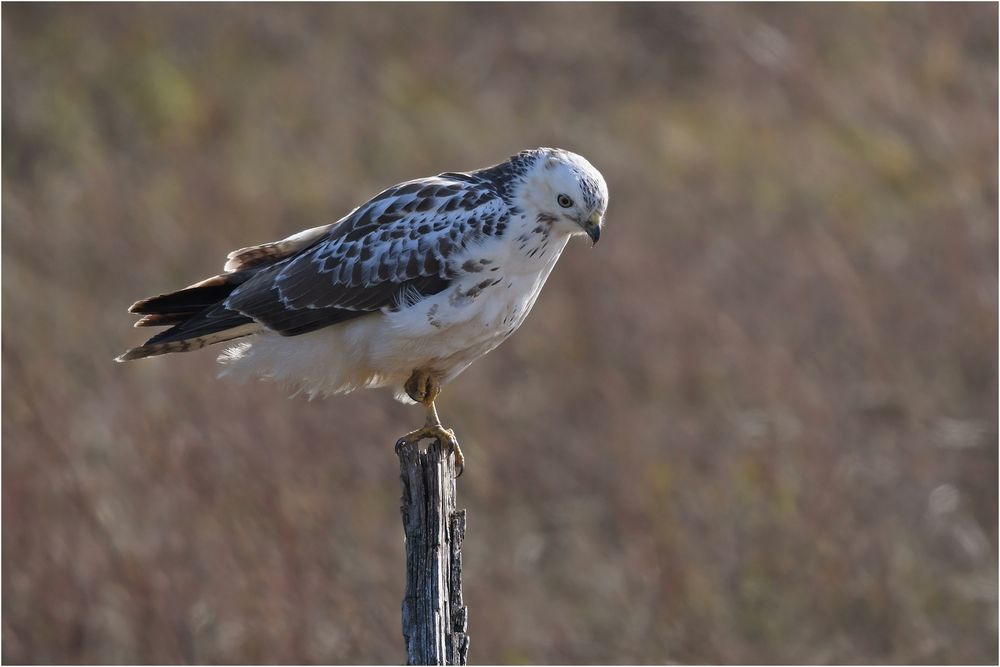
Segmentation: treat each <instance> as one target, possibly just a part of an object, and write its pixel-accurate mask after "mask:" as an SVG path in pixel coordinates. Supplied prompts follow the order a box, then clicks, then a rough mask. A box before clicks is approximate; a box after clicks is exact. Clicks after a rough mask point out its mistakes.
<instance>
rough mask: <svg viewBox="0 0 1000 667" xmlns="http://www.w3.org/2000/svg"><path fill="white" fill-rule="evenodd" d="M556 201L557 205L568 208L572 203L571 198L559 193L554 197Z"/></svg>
mask: <svg viewBox="0 0 1000 667" xmlns="http://www.w3.org/2000/svg"><path fill="white" fill-rule="evenodd" d="M556 201H557V202H559V205H560V206H562V207H563V208H569V207H570V206H572V205H573V200H572V199H570V198H569V197H567V196H566V195H559V196H558V197H556Z"/></svg>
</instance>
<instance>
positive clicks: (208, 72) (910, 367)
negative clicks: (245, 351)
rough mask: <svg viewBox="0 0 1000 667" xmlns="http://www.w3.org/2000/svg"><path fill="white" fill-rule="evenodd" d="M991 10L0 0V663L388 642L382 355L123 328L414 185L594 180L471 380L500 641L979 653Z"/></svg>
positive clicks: (992, 134)
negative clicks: (539, 149)
mask: <svg viewBox="0 0 1000 667" xmlns="http://www.w3.org/2000/svg"><path fill="white" fill-rule="evenodd" d="M996 26H997V8H996V6H995V5H991V4H980V5H975V6H962V5H954V4H950V5H949V6H947V7H945V6H943V5H941V6H934V5H912V4H907V5H892V6H883V5H869V4H863V5H849V6H847V5H822V6H790V5H767V6H752V7H750V6H733V5H698V6H687V5H670V6H657V5H643V6H632V5H516V6H513V5H512V6H491V5H475V6H467V5H406V6H394V5H377V6H364V5H345V6H314V5H309V6H301V5H299V6H295V5H291V6H281V7H279V6H274V5H251V6H237V5H197V6H171V5H155V6H123V5H104V6H86V5H66V6H59V5H30V6H22V5H10V4H5V5H4V7H3V140H4V151H3V324H4V327H3V380H4V387H3V388H4V392H3V437H4V443H3V658H4V660H5V661H8V662H50V661H51V662H64V661H83V662H95V661H110V662H122V661H125V662H131V661H138V662H186V661H199V662H244V661H246V662H388V663H394V662H398V661H399V660H400V659H401V656H402V649H401V638H400V632H399V603H400V597H401V593H402V575H403V562H402V558H403V557H402V547H403V545H402V539H401V528H400V523H399V516H398V493H399V490H398V480H397V468H396V459H395V457H394V456H393V454H392V443H393V442H394V440H395V438H396V437H397V436H398V435H400V434H401V433H403V432H404V431H406V430H408V429H410V428H412V427H414V426H415V425H417V424H418V423H419V422H420V420H421V419H422V416H421V414H420V411H419V410H417V409H415V408H411V407H405V406H402V405H399V404H396V403H394V402H393V401H392V400H391V398H390V397H389V396H388V395H387V394H385V393H381V392H365V393H363V394H359V395H353V396H349V397H344V398H338V399H332V400H327V401H315V402H312V403H310V402H308V401H306V400H304V399H301V398H299V399H293V400H288V399H287V398H286V392H283V391H281V390H280V389H279V388H277V387H274V386H271V385H268V384H262V383H254V384H250V385H246V386H240V385H235V384H232V383H230V382H225V381H216V380H215V379H214V375H215V372H216V368H215V366H214V361H213V359H214V356H215V354H214V352H200V353H194V354H190V355H179V356H174V357H171V358H162V359H156V360H152V361H147V362H142V363H136V364H130V365H125V366H122V365H116V364H113V363H111V359H112V357H113V356H114V355H115V354H118V353H120V352H121V351H122V350H124V349H125V348H127V347H128V346H130V345H133V344H135V343H137V342H139V341H141V339H142V333H143V332H138V331H133V330H131V329H130V328H129V326H130V323H131V321H132V318H131V317H130V316H128V315H127V314H126V313H125V309H126V307H127V306H128V305H129V304H130V303H131V302H132V301H133V300H135V299H136V298H139V297H142V296H146V295H149V294H152V293H157V292H160V291H163V290H167V289H172V288H176V287H180V286H183V285H185V284H188V283H190V282H192V281H193V280H195V279H198V278H201V277H204V276H206V275H209V274H211V273H213V272H215V271H216V270H218V269H219V268H221V264H222V261H223V258H224V256H225V254H226V252H228V251H229V250H231V249H233V248H235V247H239V246H243V245H248V244H252V243H258V242H263V241H267V240H272V239H275V238H279V237H282V236H285V235H287V234H289V233H292V232H295V231H297V230H299V229H302V228H305V227H311V226H314V225H317V224H321V223H325V222H328V221H330V220H333V219H335V218H336V217H339V216H340V215H342V214H343V213H344V212H346V211H347V210H349V209H350V208H351V207H352V206H354V205H356V204H357V203H359V202H360V201H362V200H363V199H364V198H366V197H367V196H370V195H372V194H374V193H375V192H377V191H378V190H380V189H381V188H383V187H385V186H388V185H391V184H393V183H395V182H398V181H401V180H405V179H409V178H413V177H416V176H422V175H429V174H433V173H437V172H440V171H446V170H457V169H469V168H475V167H479V166H484V165H486V164H490V163H493V162H496V161H498V160H500V159H503V158H504V157H506V156H507V155H509V154H511V153H513V152H515V151H517V150H520V149H522V148H527V147H534V146H538V145H556V146H561V147H564V148H568V149H571V150H574V151H577V152H579V153H582V154H583V155H585V156H587V157H588V158H589V159H590V160H591V161H592V162H593V163H594V164H595V165H596V166H597V167H598V168H599V169H601V170H602V171H603V173H604V175H605V176H606V178H607V181H608V184H609V187H610V191H611V206H610V210H609V213H608V218H607V223H608V224H607V228H606V230H605V236H604V239H603V240H602V242H601V244H600V245H599V246H597V248H596V249H593V250H591V249H590V248H589V247H588V246H587V244H586V243H584V242H580V243H574V244H572V246H571V247H570V248H568V250H567V252H566V255H565V257H564V258H563V260H562V262H561V263H560V265H559V266H558V267H557V269H556V271H555V272H554V274H553V276H552V278H551V279H550V281H549V284H548V286H547V288H546V290H545V292H544V293H543V294H542V297H541V299H540V301H539V304H538V308H537V309H536V310H535V312H534V313H533V314H532V315H531V317H530V318H529V319H528V321H527V323H526V324H525V325H524V326H523V327H522V329H521V331H520V332H519V333H518V334H517V335H516V336H515V337H514V338H513V339H512V340H511V341H510V342H509V343H507V344H506V345H504V346H503V347H501V348H500V349H499V350H497V351H496V352H494V353H493V354H492V355H490V356H489V357H487V358H486V359H484V360H482V361H480V362H479V363H477V364H476V365H474V366H473V367H472V368H471V369H470V370H469V371H467V372H466V373H465V374H464V375H463V376H462V377H461V378H459V380H458V381H457V382H456V383H455V384H454V385H452V386H451V387H449V388H448V390H446V393H445V394H444V397H443V399H442V401H441V406H440V407H441V409H442V413H443V416H444V418H445V420H446V421H447V422H448V423H449V424H450V425H452V426H454V427H455V428H456V429H457V431H458V434H459V436H460V437H461V440H462V442H463V445H464V448H465V452H466V455H467V456H468V461H469V467H468V471H467V473H466V475H465V476H464V477H463V478H462V479H461V483H460V494H461V502H462V504H463V505H464V506H465V507H467V508H468V510H469V535H468V539H467V542H466V551H465V554H466V556H465V558H466V567H465V580H466V593H467V600H468V604H469V608H470V612H471V635H472V642H473V643H472V653H471V657H472V659H473V660H474V661H475V662H479V663H484V662H496V663H517V662H538V663H550V662H583V663H596V662H613V663H619V662H640V663H656V662H666V661H682V662H723V663H730V662H761V661H763V662H770V661H775V662H807V663H830V662H848V663H854V662H879V663H887V662H893V663H895V662H945V663H958V662H995V660H996V657H997V595H996V594H997V412H996V406H997V373H996V363H997V348H996V340H997V189H996V184H997V150H996V148H997V36H996Z"/></svg>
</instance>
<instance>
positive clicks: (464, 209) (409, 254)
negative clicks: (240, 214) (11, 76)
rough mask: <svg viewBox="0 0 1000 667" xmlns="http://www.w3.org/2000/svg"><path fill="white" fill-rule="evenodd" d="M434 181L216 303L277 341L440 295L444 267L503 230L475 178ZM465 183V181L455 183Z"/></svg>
mask: <svg viewBox="0 0 1000 667" xmlns="http://www.w3.org/2000/svg"><path fill="white" fill-rule="evenodd" d="M456 176H459V175H458V174H455V175H453V174H442V175H441V176H436V177H432V178H425V179H419V180H416V181H409V182H407V183H402V184H400V185H398V186H395V187H393V188H390V189H388V190H386V191H384V192H382V193H380V194H379V195H377V196H375V197H374V198H373V199H371V200H370V201H368V202H366V203H365V204H363V205H362V206H360V207H358V208H357V209H356V210H355V211H354V212H352V213H351V214H350V215H349V216H348V217H347V218H345V219H344V220H342V221H341V222H339V223H337V224H335V225H333V226H332V227H330V229H329V230H328V231H327V232H326V238H324V239H322V240H319V241H317V242H314V243H313V244H312V245H311V246H310V247H308V248H306V249H304V250H302V251H301V252H300V253H298V254H296V255H293V256H291V257H289V258H288V259H286V260H284V261H282V262H279V263H276V264H274V265H273V266H270V267H267V268H265V269H262V270H261V271H260V272H259V273H257V275H255V276H254V277H253V278H251V279H250V280H249V281H247V282H246V283H244V284H243V285H241V286H240V287H238V288H237V289H236V290H234V291H233V293H232V294H231V295H230V296H229V298H228V299H227V300H226V302H225V305H226V307H227V308H229V309H231V310H235V311H238V312H240V313H242V314H244V315H246V316H248V317H251V318H253V319H254V320H257V321H258V322H260V323H261V324H264V325H265V326H267V327H268V328H270V329H273V330H276V331H278V332H279V333H282V334H284V335H296V334H300V333H306V332H308V331H313V330H315V329H319V328H322V327H325V326H329V325H332V324H337V323H338V322H343V321H345V320H349V319H352V318H354V317H360V316H362V315H365V314H367V313H370V312H374V311H377V310H380V309H382V308H386V307H398V306H399V304H400V300H401V298H402V296H401V295H403V294H405V295H406V299H407V300H409V301H410V302H412V300H413V298H415V297H416V298H419V297H420V296H427V295H431V294H436V293H438V292H440V291H442V290H444V289H445V288H446V287H447V286H448V284H449V283H450V281H451V280H452V279H453V278H454V277H455V276H456V275H458V274H459V273H460V272H461V267H459V266H456V265H455V264H456V263H455V262H453V261H452V258H453V257H456V256H458V255H459V254H460V253H461V252H462V251H463V250H465V249H466V248H467V247H469V245H470V244H471V243H475V242H478V241H480V240H482V239H484V238H485V237H488V236H491V235H495V234H500V233H502V232H503V230H504V227H505V225H506V221H507V217H508V215H509V211H508V206H507V204H506V203H505V202H504V200H503V199H502V198H501V197H500V196H499V195H498V194H497V192H496V191H495V190H493V189H492V188H491V187H489V185H488V184H487V183H485V182H483V181H481V180H479V179H473V178H468V177H465V178H462V179H459V178H455V177H456ZM462 176H465V175H462Z"/></svg>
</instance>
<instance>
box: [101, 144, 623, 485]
mask: <svg viewBox="0 0 1000 667" xmlns="http://www.w3.org/2000/svg"><path fill="white" fill-rule="evenodd" d="M607 206H608V188H607V185H606V184H605V182H604V178H603V177H602V176H601V174H600V172H598V171H597V169H595V168H594V167H593V166H592V165H591V164H590V163H589V162H588V161H587V160H585V159H584V158H583V157H581V156H579V155H576V154H574V153H571V152H569V151H565V150H561V149H556V148H538V149H534V150H526V151H522V152H520V153H518V154H517V155H514V156H512V157H511V158H509V159H508V160H506V161H504V162H501V163H500V164H497V165H494V166H492V167H486V168H484V169H478V170H475V171H470V172H448V173H444V174H440V175H438V176H432V177H429V178H421V179H417V180H413V181H407V182H405V183H400V184H399V185H395V186H393V187H391V188H389V189H387V190H385V191H383V192H381V193H379V194H378V195H376V196H375V197H373V198H372V199H370V200H368V201H367V202H365V203H364V204H362V205H361V206H359V207H357V208H355V209H354V210H353V211H351V212H350V213H348V214H347V215H346V216H344V217H343V218H341V219H340V220H338V221H337V222H334V223H332V224H328V225H324V226H321V227H315V228H313V229H307V230H305V231H302V232H299V233H298V234H295V235H293V236H290V237H288V238H286V239H284V240H282V241H276V242H272V243H265V244H263V245H258V246H251V247H248V248H243V249H240V250H236V251H234V252H232V253H230V254H229V256H228V258H227V259H228V261H227V262H226V265H225V267H224V273H222V274H220V275H217V276H214V277H212V278H208V279H206V280H202V281H201V282H198V283H195V284H194V285H191V286H190V287H186V288H184V289H182V290H180V291H177V292H171V293H168V294H162V295H160V296H154V297H150V298H148V299H143V300H141V301H138V302H136V303H135V304H134V305H133V306H132V307H131V308H130V309H129V311H130V312H133V313H138V314H141V315H142V317H141V319H139V320H138V321H137V322H136V323H135V326H137V327H145V326H169V327H170V328H169V329H167V330H165V331H162V332H160V333H158V334H157V335H155V336H153V337H152V338H150V339H149V340H147V341H146V342H145V343H144V344H142V345H141V346H139V347H136V348H133V349H131V350H129V351H128V352H126V353H124V354H123V355H121V356H120V357H118V358H117V361H130V360H133V359H142V358H144V357H152V356H155V355H161V354H167V353H171V352H187V351H190V350H196V349H199V348H202V347H205V346H207V345H211V344H214V343H222V342H225V341H232V340H236V339H245V340H239V341H237V342H236V343H235V346H232V347H230V348H229V349H227V350H226V351H225V352H223V353H222V354H221V355H220V356H219V361H220V362H221V363H222V364H224V369H223V371H222V375H237V376H259V377H261V378H264V379H268V380H273V381H277V382H280V383H282V384H286V385H289V386H292V387H294V388H296V389H297V390H300V391H304V392H306V393H307V394H309V395H310V396H316V395H330V394H339V393H346V392H350V391H353V390H355V389H361V388H369V387H391V388H392V389H394V390H395V395H396V398H397V399H398V400H400V401H403V402H410V401H414V402H417V403H421V404H423V405H424V407H425V408H426V410H427V418H426V421H425V423H424V427H423V428H420V429H417V430H415V431H413V432H412V433H410V434H408V435H407V436H405V437H404V440H406V441H410V442H416V441H419V440H420V439H423V438H436V439H439V440H440V441H442V443H443V444H448V445H450V446H451V448H452V450H453V451H454V452H455V458H456V464H457V467H458V469H459V470H461V469H462V466H463V461H464V459H463V457H462V454H461V450H460V449H459V448H458V441H457V440H456V439H455V436H454V432H453V431H451V430H449V429H445V428H444V427H443V426H442V424H441V421H440V419H439V418H438V414H437V410H436V408H435V404H434V401H435V399H436V398H437V396H438V394H439V392H440V390H441V386H442V385H444V384H445V383H447V382H449V381H450V380H452V379H454V378H455V376H457V375H458V374H459V373H461V372H462V371H463V370H465V369H466V368H467V367H468V366H469V364H471V363H472V362H473V361H475V360H476V359H478V358H479V357H481V356H483V355H484V354H486V353H487V352H489V351H490V350H493V349H494V348H495V347H497V346H498V345H499V344H500V343H502V342H503V341H504V340H505V339H506V338H507V337H508V336H510V335H511V334H512V333H514V331H515V330H516V329H517V328H518V327H519V326H520V325H521V323H522V322H523V321H524V319H525V317H526V316H527V315H528V311H529V310H531V307H532V305H533V304H534V303H535V299H536V298H537V297H538V294H539V292H540V291H541V289H542V285H543V284H544V283H545V280H546V278H548V275H549V272H550V271H551V270H552V268H553V266H554V265H555V263H556V260H558V259H559V255H560V254H561V253H562V251H563V248H565V246H566V244H567V242H568V241H569V239H570V238H571V237H573V236H576V235H582V234H586V235H587V236H589V237H590V239H591V240H592V241H593V243H595V244H596V243H597V241H598V239H599V238H600V235H601V229H602V220H603V217H604V213H605V211H606V209H607ZM251 336H252V338H246V337H251Z"/></svg>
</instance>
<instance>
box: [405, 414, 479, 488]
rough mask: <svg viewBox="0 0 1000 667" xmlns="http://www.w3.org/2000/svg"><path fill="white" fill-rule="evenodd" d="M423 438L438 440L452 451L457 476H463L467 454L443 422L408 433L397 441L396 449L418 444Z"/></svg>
mask: <svg viewBox="0 0 1000 667" xmlns="http://www.w3.org/2000/svg"><path fill="white" fill-rule="evenodd" d="M421 440H437V441H438V442H439V443H441V446H442V447H443V448H445V451H451V453H452V454H454V455H455V477H456V478H458V477H461V476H462V472H463V471H464V470H465V456H464V455H463V454H462V448H461V447H459V445H458V438H456V437H455V432H454V431H453V430H451V429H450V428H445V427H444V426H442V425H441V424H428V425H426V426H424V427H423V428H418V429H417V430H416V431H411V432H410V433H407V434H406V435H404V436H403V437H402V438H400V439H399V440H397V441H396V451H397V452H398V451H399V448H400V447H403V446H405V445H418V444H420V441H421Z"/></svg>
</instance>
